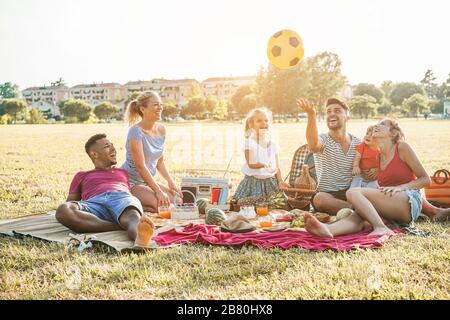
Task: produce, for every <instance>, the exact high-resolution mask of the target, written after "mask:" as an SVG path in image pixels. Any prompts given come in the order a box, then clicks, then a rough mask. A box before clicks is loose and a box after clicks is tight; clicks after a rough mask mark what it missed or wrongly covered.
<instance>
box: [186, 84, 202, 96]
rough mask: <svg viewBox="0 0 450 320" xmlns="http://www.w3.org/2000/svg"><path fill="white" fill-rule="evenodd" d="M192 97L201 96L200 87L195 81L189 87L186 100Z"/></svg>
mask: <svg viewBox="0 0 450 320" xmlns="http://www.w3.org/2000/svg"><path fill="white" fill-rule="evenodd" d="M194 97H203V93H202V89H201V88H200V86H199V85H198V84H197V83H195V84H193V85H192V86H191V88H190V89H189V91H188V94H187V98H188V100H189V99H190V98H194Z"/></svg>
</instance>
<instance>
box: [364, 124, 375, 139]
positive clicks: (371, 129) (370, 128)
mask: <svg viewBox="0 0 450 320" xmlns="http://www.w3.org/2000/svg"><path fill="white" fill-rule="evenodd" d="M374 127H375V125H373V124H372V125H370V126H368V127H367V130H366V136H367V134H368V133H369V132H373V128H374Z"/></svg>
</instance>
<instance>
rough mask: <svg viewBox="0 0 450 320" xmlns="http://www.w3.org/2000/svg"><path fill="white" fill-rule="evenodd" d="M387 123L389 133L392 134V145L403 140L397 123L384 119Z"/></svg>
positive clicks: (391, 119)
mask: <svg viewBox="0 0 450 320" xmlns="http://www.w3.org/2000/svg"><path fill="white" fill-rule="evenodd" d="M384 120H387V121H388V122H389V127H390V129H389V132H390V133H391V134H392V138H391V139H392V143H394V144H396V143H398V142H399V141H403V140H405V134H404V133H403V131H402V129H401V128H400V125H399V124H398V121H397V120H395V119H394V118H385V119H384Z"/></svg>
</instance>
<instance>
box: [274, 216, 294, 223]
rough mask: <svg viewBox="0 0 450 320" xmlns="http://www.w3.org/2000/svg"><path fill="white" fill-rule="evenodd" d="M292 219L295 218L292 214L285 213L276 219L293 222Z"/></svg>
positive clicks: (277, 220)
mask: <svg viewBox="0 0 450 320" xmlns="http://www.w3.org/2000/svg"><path fill="white" fill-rule="evenodd" d="M292 220H293V218H292V216H291V215H290V214H283V215H280V216H278V217H277V218H276V219H275V221H276V222H291V221H292Z"/></svg>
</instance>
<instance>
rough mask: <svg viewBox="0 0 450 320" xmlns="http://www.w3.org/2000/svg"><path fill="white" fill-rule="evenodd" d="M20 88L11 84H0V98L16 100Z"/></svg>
mask: <svg viewBox="0 0 450 320" xmlns="http://www.w3.org/2000/svg"><path fill="white" fill-rule="evenodd" d="M18 91H19V86H18V85H16V84H13V83H11V82H5V83H4V84H0V98H3V99H14V98H17V96H18Z"/></svg>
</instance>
